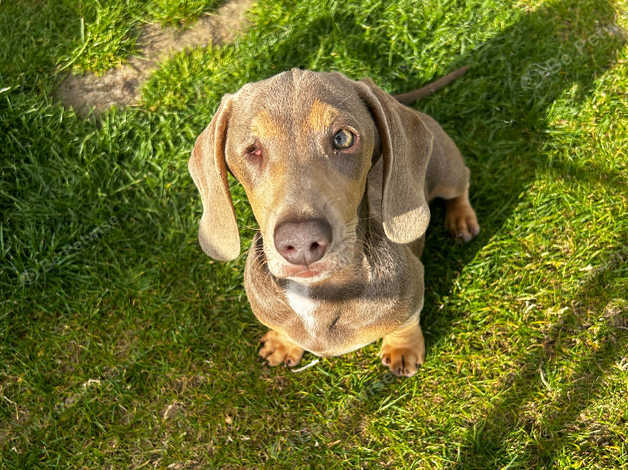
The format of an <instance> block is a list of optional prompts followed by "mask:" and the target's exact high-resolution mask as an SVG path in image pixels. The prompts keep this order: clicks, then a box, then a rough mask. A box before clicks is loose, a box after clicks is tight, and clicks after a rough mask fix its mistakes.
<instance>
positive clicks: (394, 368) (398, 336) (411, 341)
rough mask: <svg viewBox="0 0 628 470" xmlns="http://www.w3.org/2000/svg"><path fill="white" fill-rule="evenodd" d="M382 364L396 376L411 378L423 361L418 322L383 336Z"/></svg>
mask: <svg viewBox="0 0 628 470" xmlns="http://www.w3.org/2000/svg"><path fill="white" fill-rule="evenodd" d="M379 355H380V357H381V358H382V364H384V365H385V366H386V367H388V368H389V369H390V371H391V372H392V373H393V374H395V375H396V376H400V377H412V376H413V375H414V374H416V373H417V371H418V370H419V367H421V364H423V362H424V361H425V343H424V341H423V332H422V331H421V327H420V325H419V322H418V321H417V322H416V323H414V324H410V325H409V326H407V327H406V328H403V329H401V330H398V331H395V332H393V333H392V334H389V335H386V336H384V341H383V342H382V350H381V352H380V354H379Z"/></svg>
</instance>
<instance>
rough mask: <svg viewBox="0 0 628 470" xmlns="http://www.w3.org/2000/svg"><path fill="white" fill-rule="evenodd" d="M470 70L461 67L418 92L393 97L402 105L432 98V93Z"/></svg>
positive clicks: (466, 67)
mask: <svg viewBox="0 0 628 470" xmlns="http://www.w3.org/2000/svg"><path fill="white" fill-rule="evenodd" d="M468 68H469V67H468V66H467V65H465V66H464V67H460V68H459V69H458V70H454V71H453V72H451V73H448V74H447V75H445V76H444V77H441V78H439V79H438V80H435V81H433V82H432V83H428V84H427V85H425V86H424V87H422V88H419V89H418V90H414V91H409V92H408V93H402V94H401V95H393V97H394V98H395V99H396V100H397V101H399V102H400V103H402V104H407V105H410V104H413V103H414V102H416V101H418V100H420V99H421V98H425V97H426V96H430V95H431V94H432V93H435V92H437V91H438V90H440V89H441V88H443V87H444V86H445V85H449V84H450V83H451V82H453V81H454V80H455V79H456V78H458V77H461V76H462V75H464V73H465V72H466V71H467V69H468Z"/></svg>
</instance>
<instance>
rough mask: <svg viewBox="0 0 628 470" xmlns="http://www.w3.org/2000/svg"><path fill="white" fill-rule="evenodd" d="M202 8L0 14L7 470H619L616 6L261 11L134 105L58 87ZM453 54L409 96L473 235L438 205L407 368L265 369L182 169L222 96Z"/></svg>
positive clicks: (559, 0)
mask: <svg viewBox="0 0 628 470" xmlns="http://www.w3.org/2000/svg"><path fill="white" fill-rule="evenodd" d="M219 4H220V2H217V1H214V0H194V1H185V0H178V1H166V0H150V1H140V0H111V1H106V2H105V1H100V2H96V1H91V0H16V1H8V2H0V256H1V258H0V259H1V265H0V469H4V468H10V469H13V468H16V469H17V468H20V469H21V468H52V467H60V468H86V469H94V468H111V469H113V468H115V469H124V468H170V469H172V468H174V469H181V468H260V467H264V468H289V469H294V468H307V467H311V468H321V469H329V468H395V469H397V468H469V469H471V468H474V469H490V468H509V469H531V468H587V469H589V468H627V467H628V445H627V444H626V440H627V439H628V401H627V399H626V397H627V396H628V341H627V340H628V331H627V330H628V313H627V311H628V302H627V300H626V292H627V291H628V283H627V282H626V280H627V278H628V276H627V269H626V265H627V263H626V260H627V258H628V248H627V246H628V237H627V233H628V231H627V225H628V217H627V207H626V206H627V197H626V196H627V185H626V175H627V169H626V162H627V158H626V153H627V151H626V149H627V148H628V125H627V124H628V97H627V94H626V93H627V89H628V63H627V58H628V47H627V45H626V41H625V37H624V36H623V35H622V33H621V29H622V28H625V27H626V26H628V15H627V14H626V12H627V11H628V4H627V3H626V1H624V0H620V1H609V0H572V1H567V0H554V1H549V0H546V1H540V0H539V1H535V0H518V1H514V2H513V1H509V0H501V1H498V0H424V1H416V0H415V1H410V0H386V1H382V0H365V1H363V2H355V1H345V2H336V1H331V0H330V1H322V0H302V1H298V2H297V1H282V0H264V1H260V2H259V3H258V5H257V6H255V7H254V8H253V10H252V11H251V13H250V19H251V27H250V29H249V30H248V32H247V33H245V34H244V35H243V36H241V38H240V40H239V41H238V42H236V43H235V44H231V45H225V46H222V47H210V48H204V49H198V50H194V51H192V52H191V53H182V54H178V55H176V56H174V57H173V58H172V59H171V60H170V61H168V62H167V63H164V64H163V66H162V67H161V68H160V69H159V70H158V71H157V72H156V73H155V74H154V75H153V77H152V78H151V80H150V81H149V82H148V83H147V84H146V86H145V87H144V89H143V97H142V104H141V105H140V106H139V107H136V108H133V109H122V110H120V109H118V110H115V109H114V110H111V111H110V112H107V113H106V114H104V115H102V116H101V117H100V118H99V119H84V118H81V117H78V116H77V115H75V114H74V112H73V111H71V110H64V109H63V108H62V107H61V106H60V105H59V104H57V103H55V102H54V100H53V98H52V96H53V92H54V90H55V87H56V86H57V85H58V84H59V82H60V80H61V79H62V78H63V74H64V73H67V71H69V70H73V71H74V72H84V71H96V72H103V71H105V70H107V69H108V68H110V67H112V66H114V65H115V64H118V63H121V62H123V61H124V60H125V58H126V57H128V56H129V54H132V53H133V51H134V50H135V47H136V45H135V39H136V38H137V35H138V31H139V28H140V27H141V25H142V24H143V23H145V22H149V21H158V22H161V23H163V24H177V25H181V27H185V25H187V24H190V23H191V22H193V21H194V19H195V18H196V17H198V16H199V15H200V14H203V13H204V12H206V11H211V10H213V9H215V8H216V7H217V6H218V5H219ZM622 12H623V16H622ZM465 64H468V65H470V66H471V69H470V70H469V72H468V73H467V74H466V75H465V76H464V77H463V78H461V79H460V80H458V81H457V82H456V83H454V84H452V85H450V86H449V87H448V88H447V89H445V90H443V91H442V92H439V93H438V94H437V95H435V96H433V97H431V98H429V99H427V100H424V101H422V102H420V103H418V105H417V108H418V109H421V110H422V111H424V112H426V113H428V114H430V115H432V116H434V117H435V118H436V119H437V120H438V121H439V122H440V123H442V125H443V127H444V128H445V129H446V130H447V131H448V133H449V134H450V135H451V136H452V137H453V139H454V140H455V141H456V143H457V144H458V146H459V147H460V149H461V150H462V152H463V154H464V155H465V158H466V161H467V165H468V166H469V167H470V168H471V174H472V183H471V184H472V189H471V199H472V203H473V205H474V206H475V208H476V210H477V212H478V217H479V219H480V224H481V225H482V233H481V234H480V236H479V237H478V238H477V239H476V240H474V241H473V242H472V243H470V244H468V245H464V246H459V245H456V244H455V243H453V242H452V241H451V240H449V238H448V237H447V235H446V233H445V230H444V228H443V211H442V208H441V207H440V206H439V205H438V204H436V205H435V206H434V207H433V211H432V212H433V217H432V226H431V227H430V229H429V231H428V237H427V246H426V249H425V253H424V257H423V261H424V264H425V272H426V276H425V277H426V279H425V283H426V301H425V307H424V309H423V314H422V325H423V330H424V332H425V336H426V346H427V358H426V363H425V365H424V367H423V368H422V370H421V371H420V372H419V373H418V374H417V375H416V376H415V377H413V378H411V379H396V378H395V379H393V378H392V377H391V376H390V375H388V374H387V373H386V369H385V368H384V367H383V366H382V365H381V364H380V363H379V360H378V359H377V352H378V348H379V345H378V344H372V345H370V346H368V347H365V348H363V349H361V350H359V351H357V352H355V353H352V354H348V355H346V356H342V357H338V358H332V359H324V360H321V362H320V363H318V364H317V365H315V366H314V367H311V368H309V369H307V370H304V371H302V372H299V373H293V372H291V371H290V370H289V369H286V368H283V367H280V368H273V369H271V368H269V367H268V366H266V365H264V364H262V362H261V361H260V360H259V359H258V357H257V354H256V351H257V347H258V344H257V342H258V339H259V337H260V336H261V335H262V334H263V333H264V328H263V327H262V326H261V325H260V324H259V323H258V322H257V320H256V319H255V318H254V316H253V314H252V313H251V310H250V307H249V305H248V303H247V300H246V296H245V293H244V289H243V286H242V272H243V264H244V255H242V256H241V257H240V258H239V259H238V260H236V261H235V262H233V263H227V264H221V263H217V262H214V261H212V260H210V259H209V258H207V257H206V256H204V255H203V253H202V252H201V250H200V247H199V246H198V243H197V239H196V232H197V227H198V221H199V218H200V199H199V197H198V195H197V191H196V189H195V187H194V185H193V183H192V180H191V178H190V177H189V175H188V172H187V159H188V155H189V152H190V150H191V148H192V145H193V142H194V139H195V137H196V136H197V135H198V134H199V133H200V131H201V130H202V129H203V128H204V126H205V125H206V124H207V123H208V122H209V120H210V119H211V116H212V114H213V112H214V110H215V109H216V107H217V105H218V102H219V100H220V97H221V96H222V95H223V94H224V93H226V92H233V91H235V90H237V89H238V88H239V87H240V86H242V85H243V84H245V83H247V82H249V81H253V80H259V79H262V78H266V77H268V76H270V75H273V74H275V73H278V72H280V71H283V70H286V69H289V68H291V67H302V68H309V69H314V70H340V71H342V72H344V73H345V74H347V75H348V76H350V77H352V78H356V79H358V78H361V77H363V76H367V75H368V76H371V77H372V78H373V79H374V80H375V81H376V82H377V83H379V84H380V85H381V86H382V87H384V88H385V89H386V90H388V91H390V92H402V91H407V90H410V89H413V88H416V87H418V86H420V85H422V84H423V83H425V82H427V81H430V80H432V79H433V78H436V77H437V76H440V75H442V74H444V73H446V72H449V71H451V70H453V69H455V68H457V67H459V66H462V65H465ZM233 194H234V202H235V204H236V210H237V212H238V217H239V222H240V227H241V232H242V234H243V240H244V244H245V245H248V243H249V242H250V239H251V236H252V234H253V233H254V231H255V229H256V226H255V221H254V219H253V217H252V215H251V211H250V208H249V206H248V203H247V202H246V199H245V197H244V193H243V191H242V190H241V188H239V187H238V186H236V185H235V183H234V187H233ZM313 358H314V356H312V355H310V354H306V355H305V357H304V362H303V364H307V363H309V362H310V361H311V360H312V359H313Z"/></svg>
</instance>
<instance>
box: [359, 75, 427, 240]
mask: <svg viewBox="0 0 628 470" xmlns="http://www.w3.org/2000/svg"><path fill="white" fill-rule="evenodd" d="M357 86H358V93H359V94H360V96H361V98H362V100H363V101H364V102H365V103H366V104H367V106H368V107H369V110H370V111H371V114H372V115H373V118H374V120H375V125H376V127H377V131H378V132H379V139H380V143H381V152H382V159H383V162H384V181H383V189H382V196H381V197H382V218H383V225H384V232H385V233H386V236H387V237H388V238H389V239H390V240H392V241H393V242H395V243H410V242H412V241H414V240H416V239H417V238H419V237H421V236H422V235H423V234H424V233H425V231H426V230H427V226H428V224H429V222H430V209H429V206H428V204H427V201H426V199H425V188H424V186H425V173H426V171H427V164H428V162H429V159H430V155H431V153H432V146H433V136H432V133H431V132H430V131H429V129H428V128H427V127H426V126H425V125H424V123H423V121H422V120H421V117H420V116H419V114H418V113H417V112H416V111H414V110H412V109H410V108H407V107H405V106H403V105H402V104H400V103H399V102H398V101H396V100H395V99H394V98H393V97H392V96H391V95H389V94H388V93H386V92H385V91H383V90H381V89H380V88H379V87H377V85H375V83H373V81H372V80H371V79H368V78H367V79H364V80H362V81H360V82H357Z"/></svg>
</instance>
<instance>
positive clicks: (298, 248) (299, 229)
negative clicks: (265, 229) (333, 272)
mask: <svg viewBox="0 0 628 470" xmlns="http://www.w3.org/2000/svg"><path fill="white" fill-rule="evenodd" d="M274 238H275V248H276V249H277V251H278V252H279V253H280V254H281V256H283V257H284V258H285V259H286V261H288V262H289V263H292V264H298V265H310V264H312V263H313V262H315V261H318V260H319V259H321V258H322V257H323V256H324V255H325V252H326V251H327V248H328V247H329V245H330V244H331V227H330V225H329V223H328V222H327V221H326V220H324V219H309V220H304V221H301V222H282V223H281V224H279V225H278V226H277V228H275V235H274Z"/></svg>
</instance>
